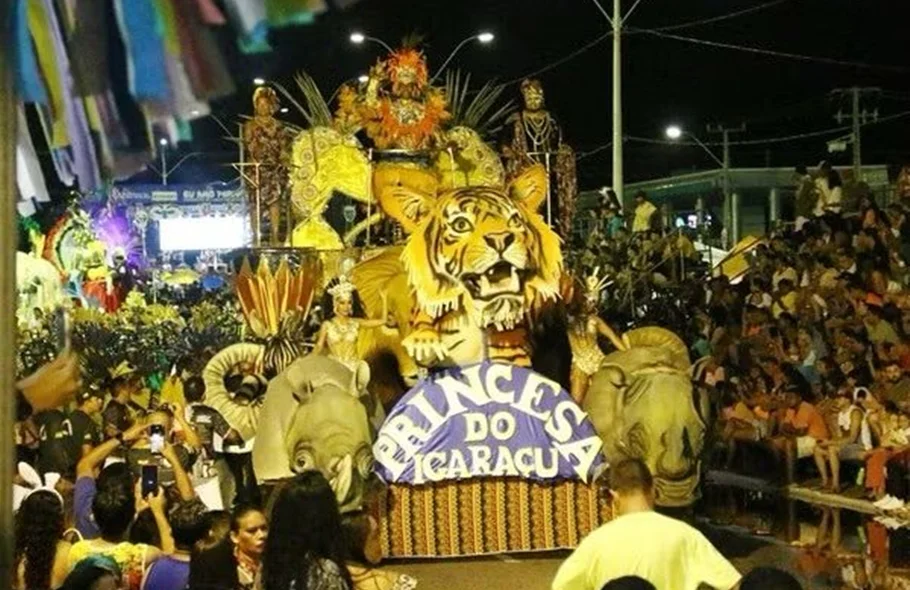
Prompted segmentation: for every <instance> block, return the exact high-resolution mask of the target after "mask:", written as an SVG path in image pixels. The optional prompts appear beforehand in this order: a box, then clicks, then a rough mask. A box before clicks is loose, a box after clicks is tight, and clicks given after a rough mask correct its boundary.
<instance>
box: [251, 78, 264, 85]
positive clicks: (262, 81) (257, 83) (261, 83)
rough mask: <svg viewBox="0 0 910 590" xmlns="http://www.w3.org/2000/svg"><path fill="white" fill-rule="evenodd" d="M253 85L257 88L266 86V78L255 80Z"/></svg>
mask: <svg viewBox="0 0 910 590" xmlns="http://www.w3.org/2000/svg"><path fill="white" fill-rule="evenodd" d="M253 84H255V85H256V86H263V85H265V78H253Z"/></svg>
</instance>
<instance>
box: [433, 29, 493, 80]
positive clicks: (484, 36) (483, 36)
mask: <svg viewBox="0 0 910 590" xmlns="http://www.w3.org/2000/svg"><path fill="white" fill-rule="evenodd" d="M495 38H496V36H495V35H493V33H490V32H489V31H483V32H481V33H478V34H476V35H471V36H470V37H468V38H467V39H464V40H462V41H461V43H459V44H458V45H456V46H455V49H453V50H452V53H450V54H449V57H447V58H446V60H445V61H444V62H442V65H441V66H440V67H439V69H438V70H436V73H435V74H433V77H432V78H431V79H430V84H432V83H433V82H435V81H436V78H438V77H439V76H440V74H442V73H443V72H444V71H445V69H446V66H447V65H449V62H451V61H452V59H453V58H454V57H455V56H456V55H457V54H458V52H459V51H461V48H462V47H464V46H465V45H467V44H468V43H470V42H471V41H475V40H476V41H478V42H480V43H481V44H483V45H489V44H490V43H492V42H493V39H495Z"/></svg>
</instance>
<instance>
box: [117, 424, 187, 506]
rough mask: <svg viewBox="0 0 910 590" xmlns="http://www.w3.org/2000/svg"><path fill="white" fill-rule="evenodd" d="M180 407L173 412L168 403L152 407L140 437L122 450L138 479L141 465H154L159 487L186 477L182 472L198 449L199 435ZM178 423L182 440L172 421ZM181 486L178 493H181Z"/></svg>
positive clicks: (140, 475)
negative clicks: (156, 470) (126, 448)
mask: <svg viewBox="0 0 910 590" xmlns="http://www.w3.org/2000/svg"><path fill="white" fill-rule="evenodd" d="M184 413H185V412H184V411H183V410H182V408H181V409H180V410H179V411H177V412H173V411H171V409H170V408H169V407H166V408H162V409H159V410H156V411H155V412H152V413H151V414H149V416H148V418H147V419H146V429H145V432H144V433H143V435H142V436H141V437H139V438H138V439H137V440H136V442H135V443H134V444H133V445H132V446H131V447H130V449H129V450H128V451H127V453H126V460H127V463H128V464H129V466H130V469H131V471H132V472H133V476H134V477H135V478H136V479H137V480H139V479H141V477H142V468H143V466H146V465H154V466H156V467H157V469H158V483H159V485H161V486H162V487H167V486H170V485H174V484H177V485H178V488H182V487H184V486H183V485H181V481H180V480H182V479H183V478H186V479H187V482H188V481H189V478H188V476H187V475H186V473H187V471H189V469H190V468H191V467H192V465H193V462H194V461H195V459H196V456H197V454H198V452H199V437H198V436H197V435H196V432H195V430H194V429H193V428H192V426H190V425H189V424H187V422H186V419H185V418H184V417H183V415H184ZM175 421H176V423H177V425H179V427H180V430H179V432H180V433H181V434H182V437H183V441H180V440H178V438H179V437H178V435H177V431H176V429H174V422H175ZM183 491H184V490H182V489H181V495H184V493H183ZM188 495H189V497H190V498H191V497H192V496H193V492H192V485H190V486H189V494H188Z"/></svg>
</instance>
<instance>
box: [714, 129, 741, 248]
mask: <svg viewBox="0 0 910 590" xmlns="http://www.w3.org/2000/svg"><path fill="white" fill-rule="evenodd" d="M745 130H746V124H745V123H740V125H739V126H738V127H725V126H723V125H708V133H720V134H721V136H722V137H723V147H724V153H723V160H722V161H723V168H722V169H721V170H722V172H721V182H722V183H723V184H722V187H723V191H724V210H723V218H724V228H725V229H726V230H727V243H725V244H724V247H725V248H726V247H729V246H730V245H731V244H735V243H736V242H738V241H739V211H738V209H739V207H738V206H737V207H734V206H733V203H732V191H731V182H730V134H731V133H742V132H743V131H745Z"/></svg>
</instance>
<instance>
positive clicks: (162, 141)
mask: <svg viewBox="0 0 910 590" xmlns="http://www.w3.org/2000/svg"><path fill="white" fill-rule="evenodd" d="M158 145H159V146H161V150H160V151H161V170H155V167H154V166H149V167H150V168H151V169H152V170H155V172H157V173H158V174H160V175H161V184H163V185H164V186H167V177H168V176H170V175H171V173H172V172H174V171H175V170H177V168H180V166H182V165H183V163H184V162H186V161H187V160H189V159H190V158H194V157H196V156H198V155H200V154H202V153H203V152H190V153H188V154H187V155H185V156H183V157H182V158H180V159H179V160H177V163H176V164H174V165H173V166H171V168H170V169H168V167H167V148H168V141H167V139H165V138H163V137H162V138H161V139H159V140H158Z"/></svg>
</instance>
